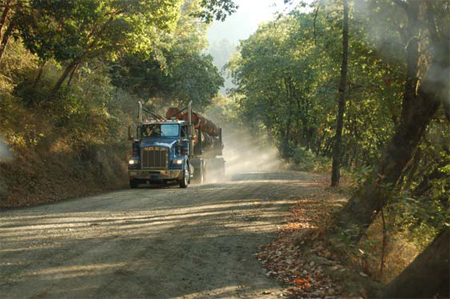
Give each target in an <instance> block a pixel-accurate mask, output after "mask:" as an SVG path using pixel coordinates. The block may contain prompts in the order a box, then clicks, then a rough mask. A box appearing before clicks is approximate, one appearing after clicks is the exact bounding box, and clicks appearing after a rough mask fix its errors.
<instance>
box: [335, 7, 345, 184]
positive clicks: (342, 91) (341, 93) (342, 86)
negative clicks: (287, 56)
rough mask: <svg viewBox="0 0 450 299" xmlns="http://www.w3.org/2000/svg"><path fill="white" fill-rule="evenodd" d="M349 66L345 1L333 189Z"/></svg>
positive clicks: (337, 170) (337, 164)
mask: <svg viewBox="0 0 450 299" xmlns="http://www.w3.org/2000/svg"><path fill="white" fill-rule="evenodd" d="M347 64H348V1H347V0H344V20H343V29H342V66H341V80H340V83H339V108H338V114H337V117H336V118H337V124H336V135H335V137H334V138H335V140H334V146H333V169H332V171H331V186H333V187H334V186H338V185H339V178H340V166H341V148H342V128H343V125H344V112H345V89H346V81H347Z"/></svg>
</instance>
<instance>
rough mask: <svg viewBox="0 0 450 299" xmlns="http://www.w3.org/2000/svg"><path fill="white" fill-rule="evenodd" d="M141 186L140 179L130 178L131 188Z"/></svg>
mask: <svg viewBox="0 0 450 299" xmlns="http://www.w3.org/2000/svg"><path fill="white" fill-rule="evenodd" d="M138 186H139V181H138V180H135V179H131V180H130V188H131V189H136V188H137V187H138Z"/></svg>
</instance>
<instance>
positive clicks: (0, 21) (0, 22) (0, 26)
mask: <svg viewBox="0 0 450 299" xmlns="http://www.w3.org/2000/svg"><path fill="white" fill-rule="evenodd" d="M11 1H12V0H7V1H6V5H5V9H4V10H3V13H2V16H1V17H0V36H1V34H2V29H3V26H4V25H5V23H6V19H7V18H8V14H9V12H10V10H11Z"/></svg>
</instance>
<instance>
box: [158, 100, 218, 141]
mask: <svg viewBox="0 0 450 299" xmlns="http://www.w3.org/2000/svg"><path fill="white" fill-rule="evenodd" d="M172 117H175V118H176V119H179V120H184V121H186V122H187V121H188V120H189V115H188V113H187V112H184V111H180V109H178V108H175V107H172V108H169V109H168V110H167V112H166V118H167V119H171V118H172ZM191 121H192V124H193V125H194V127H195V129H197V130H198V129H199V128H200V126H201V127H202V132H204V133H206V134H208V135H211V136H213V137H219V134H220V132H219V128H218V127H217V126H216V125H215V124H214V123H213V122H212V121H210V120H209V119H207V118H206V117H204V116H202V115H200V114H199V113H197V112H192V119H191Z"/></svg>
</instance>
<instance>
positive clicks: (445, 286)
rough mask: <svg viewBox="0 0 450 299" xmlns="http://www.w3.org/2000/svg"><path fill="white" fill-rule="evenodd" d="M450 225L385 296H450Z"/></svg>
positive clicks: (385, 292)
mask: <svg viewBox="0 0 450 299" xmlns="http://www.w3.org/2000/svg"><path fill="white" fill-rule="evenodd" d="M449 244H450V228H449V227H445V229H444V230H443V231H441V233H440V234H439V235H438V236H437V237H436V238H435V239H434V241H433V242H432V243H431V244H430V245H428V247H427V248H426V249H425V250H424V251H423V252H422V253H421V254H420V255H418V256H417V257H416V258H415V259H414V261H413V262H412V263H411V264H409V266H408V267H406V269H405V270H404V271H403V272H402V273H401V274H400V275H399V276H397V277H396V278H395V279H394V280H393V281H392V282H391V283H389V284H388V285H387V286H386V288H385V289H384V291H383V297H384V298H433V297H434V296H435V295H439V296H440V297H443V298H450V290H449V285H450V282H449V281H450V280H449V279H450V277H449V272H450V268H449V263H450V258H449V252H450V248H449Z"/></svg>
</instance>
